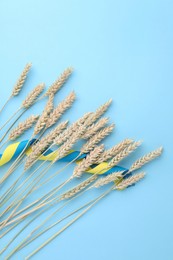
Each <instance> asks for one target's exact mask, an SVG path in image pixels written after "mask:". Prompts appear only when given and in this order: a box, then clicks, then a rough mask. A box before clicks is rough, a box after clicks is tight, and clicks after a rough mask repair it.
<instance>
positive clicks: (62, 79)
mask: <svg viewBox="0 0 173 260" xmlns="http://www.w3.org/2000/svg"><path fill="white" fill-rule="evenodd" d="M72 72H73V68H67V69H65V70H64V71H63V73H62V74H61V75H60V77H59V78H58V79H57V80H56V81H55V82H54V83H53V84H52V85H51V86H50V87H49V89H48V90H47V92H46V93H45V96H49V95H50V94H53V95H55V94H56V93H57V91H59V89H60V88H61V87H62V86H63V85H64V83H65V82H66V81H67V79H68V78H69V77H70V75H71V74H72Z"/></svg>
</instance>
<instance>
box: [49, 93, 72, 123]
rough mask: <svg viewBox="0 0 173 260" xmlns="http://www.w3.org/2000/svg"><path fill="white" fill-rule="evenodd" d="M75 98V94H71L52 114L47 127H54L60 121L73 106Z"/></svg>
mask: <svg viewBox="0 0 173 260" xmlns="http://www.w3.org/2000/svg"><path fill="white" fill-rule="evenodd" d="M75 98H76V96H75V93H74V92H71V93H70V94H69V95H68V96H67V97H66V98H65V99H64V100H63V101H62V102H61V103H60V104H59V105H58V106H57V107H56V108H55V109H54V110H53V112H52V113H51V114H50V116H49V119H48V121H47V123H46V127H51V126H52V125H54V124H55V123H56V122H57V121H58V120H59V119H60V117H61V116H62V114H63V113H64V112H65V111H66V110H67V109H68V108H70V107H71V106H72V104H73V102H74V100H75Z"/></svg>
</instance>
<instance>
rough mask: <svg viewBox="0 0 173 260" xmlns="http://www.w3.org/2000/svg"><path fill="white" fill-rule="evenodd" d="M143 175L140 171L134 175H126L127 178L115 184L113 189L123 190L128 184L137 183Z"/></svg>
mask: <svg viewBox="0 0 173 260" xmlns="http://www.w3.org/2000/svg"><path fill="white" fill-rule="evenodd" d="M144 177H145V173H144V172H141V173H138V174H135V175H132V176H130V177H128V178H127V179H124V180H123V181H122V182H121V183H119V184H117V185H116V187H115V189H116V190H124V189H126V188H127V187H129V186H132V185H133V184H135V183H137V182H138V181H140V180H141V179H143V178H144Z"/></svg>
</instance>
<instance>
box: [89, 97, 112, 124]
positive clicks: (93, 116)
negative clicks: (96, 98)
mask: <svg viewBox="0 0 173 260" xmlns="http://www.w3.org/2000/svg"><path fill="white" fill-rule="evenodd" d="M111 103H112V99H110V100H108V101H107V102H106V103H105V104H103V105H101V106H100V107H99V108H98V109H97V110H96V111H95V112H93V113H92V114H91V116H90V117H89V118H88V119H87V120H86V122H85V125H86V126H90V125H92V124H93V123H95V122H96V121H97V119H99V118H100V117H101V116H102V115H103V114H104V113H105V112H106V111H107V109H108V108H109V106H110V104H111Z"/></svg>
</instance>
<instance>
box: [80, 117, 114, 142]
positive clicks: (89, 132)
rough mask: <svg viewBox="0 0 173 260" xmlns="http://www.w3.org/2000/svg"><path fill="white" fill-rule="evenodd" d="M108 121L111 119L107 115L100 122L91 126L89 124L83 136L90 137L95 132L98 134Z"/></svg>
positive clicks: (84, 137)
mask: <svg viewBox="0 0 173 260" xmlns="http://www.w3.org/2000/svg"><path fill="white" fill-rule="evenodd" d="M108 121H109V118H107V117H105V118H101V119H100V120H99V121H98V122H96V123H94V124H92V125H91V126H89V127H88V128H87V132H86V133H85V134H84V136H83V137H82V138H83V139H89V138H90V137H92V136H93V135H94V134H96V133H97V131H98V130H100V129H101V128H102V127H104V126H105V125H106V124H107V122H108Z"/></svg>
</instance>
